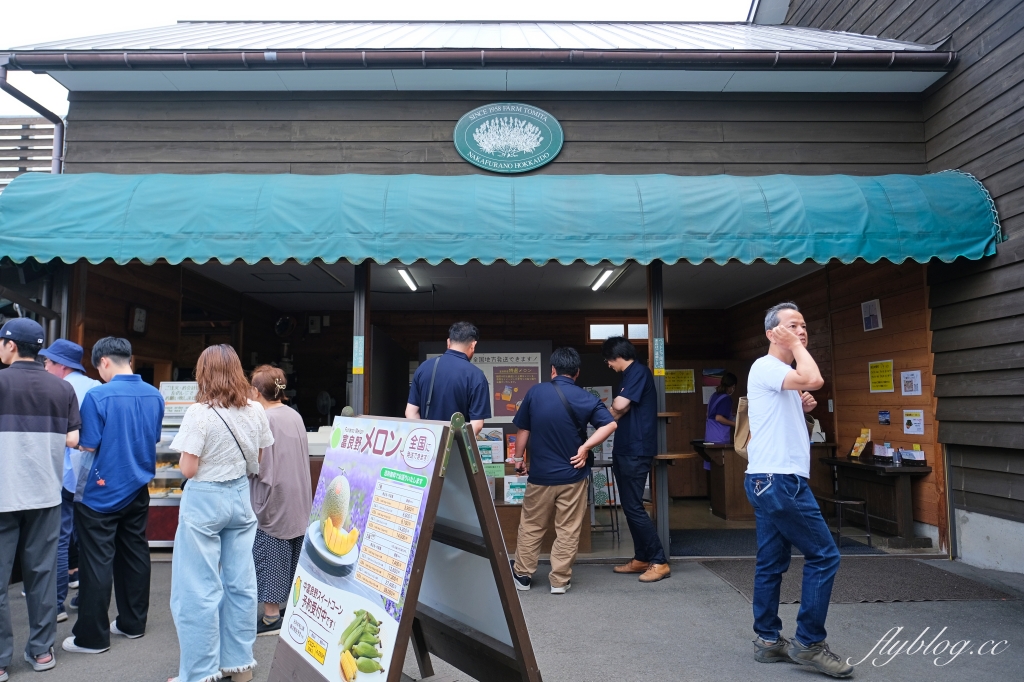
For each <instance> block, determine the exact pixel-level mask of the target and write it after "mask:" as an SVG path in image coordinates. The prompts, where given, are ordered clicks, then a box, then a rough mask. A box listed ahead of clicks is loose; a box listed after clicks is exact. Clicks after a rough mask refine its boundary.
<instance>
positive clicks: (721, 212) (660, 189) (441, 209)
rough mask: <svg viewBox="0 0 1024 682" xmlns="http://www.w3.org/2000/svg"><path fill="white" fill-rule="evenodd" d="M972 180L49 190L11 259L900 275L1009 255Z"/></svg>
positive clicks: (32, 191)
mask: <svg viewBox="0 0 1024 682" xmlns="http://www.w3.org/2000/svg"><path fill="white" fill-rule="evenodd" d="M999 239H1000V229H999V221H998V217H997V215H996V211H995V206H994V204H993V203H992V200H991V198H990V197H989V195H988V192H987V191H986V190H985V188H984V187H982V185H981V183H979V182H978V181H977V180H975V179H974V178H973V177H972V176H970V175H967V174H964V173H959V172H944V173H937V174H934V175H920V176H916V175H887V176H881V177H854V176H846V175H829V176H790V175H771V176H763V177H736V176H727V175H716V176H701V177H680V176H674V175H580V176H559V175H534V176H528V177H514V178H510V177H494V176H486V175H465V176H454V177H439V176H428V175H397V176H395V175H392V176H388V175H327V176H315V175H104V174H82V175H41V174H25V175H22V176H20V177H18V178H16V179H15V180H14V181H13V182H12V183H11V184H10V186H8V188H7V189H6V190H5V191H4V192H3V193H2V194H0V256H8V257H10V258H12V259H13V260H15V261H23V260H25V259H26V258H30V257H31V258H36V259H38V260H40V261H47V260H50V259H53V258H61V259H63V260H64V261H67V262H71V261H75V260H78V259H80V258H85V259H87V260H89V261H90V262H93V263H98V262H100V261H103V260H105V259H108V258H109V259H113V260H114V261H115V262H117V263H126V262H128V261H130V260H132V259H138V260H141V261H142V262H145V263H152V262H154V261H156V260H158V259H165V260H167V261H169V262H171V263H179V262H181V261H183V260H185V259H192V260H193V261H196V262H200V263H202V262H205V261H207V260H210V259H217V260H220V261H222V262H230V261H233V260H236V259H242V260H244V261H246V262H248V263H254V262H256V261H259V260H261V259H264V258H268V259H270V260H271V261H273V262H275V263H281V262H283V261H285V260H287V259H290V258H294V259H296V260H298V261H299V262H303V263H306V262H309V261H311V260H313V259H315V258H321V259H323V260H324V261H326V262H334V261H336V260H339V259H347V260H349V261H352V262H354V263H359V262H362V261H364V260H366V259H371V260H374V261H376V262H378V263H385V262H389V261H393V260H399V261H401V262H403V263H411V262H413V261H416V260H421V259H422V260H425V261H427V262H430V263H439V262H441V261H443V260H446V259H448V260H451V261H454V262H455V263H460V264H461V263H465V262H467V261H470V260H478V261H480V262H482V263H485V264H487V263H492V262H494V261H496V260H505V261H507V262H509V263H511V264H516V263H519V262H521V261H524V260H530V261H534V262H536V263H544V262H547V261H550V260H555V261H559V262H561V263H570V262H572V261H576V260H583V261H586V262H587V263H591V264H594V263H598V262H600V261H603V260H604V261H611V262H612V263H615V264H620V263H623V262H625V261H627V260H634V261H637V262H639V263H644V264H646V263H649V262H650V261H652V260H655V259H660V260H662V261H663V262H665V263H668V264H671V263H674V262H676V261H678V260H687V261H690V262H691V263H700V262H702V261H705V260H711V261H714V262H716V263H725V262H727V261H729V260H739V261H742V262H744V263H749V262H751V261H754V260H758V259H760V260H763V261H766V262H768V263H776V262H778V261H780V260H782V259H786V260H789V261H792V262H794V263H800V262H803V261H806V260H813V261H816V262H818V263H825V262H827V261H829V260H831V259H838V260H840V261H842V262H844V263H848V262H850V261H853V260H855V259H857V258H863V259H864V260H866V261H868V262H875V261H877V260H879V259H882V258H886V259H888V260H890V261H893V262H896V263H899V262H902V261H904V260H906V259H908V258H909V259H913V260H916V261H919V262H924V261H928V260H930V259H931V258H939V259H941V260H943V261H950V260H953V259H954V258H957V257H959V256H966V257H967V258H981V257H982V256H986V255H991V254H993V253H995V246H996V243H997V242H998V241H999Z"/></svg>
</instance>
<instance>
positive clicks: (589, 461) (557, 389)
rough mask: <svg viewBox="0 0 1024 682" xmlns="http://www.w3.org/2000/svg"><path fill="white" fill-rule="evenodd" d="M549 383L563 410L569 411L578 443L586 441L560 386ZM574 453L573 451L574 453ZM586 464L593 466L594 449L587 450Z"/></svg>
mask: <svg viewBox="0 0 1024 682" xmlns="http://www.w3.org/2000/svg"><path fill="white" fill-rule="evenodd" d="M551 385H552V386H554V387H555V392H556V393H558V398H559V399H560V400H561V401H562V406H563V407H565V411H566V412H568V413H569V419H572V423H573V426H575V427H576V435H577V436H579V437H580V445H583V444H584V443H586V442H587V432H586V430H585V429H584V428H583V427H582V426H580V421H579V420H578V419H576V413H575V412H573V411H572V407H570V406H569V401H568V400H566V398H565V394H564V393H562V388H561V386H559V385H558V384H557V383H555V382H554V381H552V382H551ZM575 454H576V453H573V455H575ZM587 466H588V467H589V466H594V451H593V450H590V451H589V452H587Z"/></svg>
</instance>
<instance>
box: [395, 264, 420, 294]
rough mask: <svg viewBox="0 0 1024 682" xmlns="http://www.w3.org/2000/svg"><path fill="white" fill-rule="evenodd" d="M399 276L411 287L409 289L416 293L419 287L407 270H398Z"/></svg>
mask: <svg viewBox="0 0 1024 682" xmlns="http://www.w3.org/2000/svg"><path fill="white" fill-rule="evenodd" d="M398 274H399V275H401V276H402V279H404V280H405V283H406V284H408V285H409V288H410V289H412V290H413V291H416V290H417V289H418V288H419V287H417V286H416V280H414V279H413V278H412V274H411V273H410V272H409V270H408V269H407V268H398Z"/></svg>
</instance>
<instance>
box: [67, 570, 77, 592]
mask: <svg viewBox="0 0 1024 682" xmlns="http://www.w3.org/2000/svg"><path fill="white" fill-rule="evenodd" d="M68 587H70V588H71V589H72V590H77V589H78V569H77V568H76V569H75V570H74V571H72V572H71V573H68Z"/></svg>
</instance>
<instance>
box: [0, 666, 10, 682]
mask: <svg viewBox="0 0 1024 682" xmlns="http://www.w3.org/2000/svg"><path fill="white" fill-rule="evenodd" d="M9 679H11V676H10V675H8V674H7V670H6V669H5V668H0V682H7V680H9Z"/></svg>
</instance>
